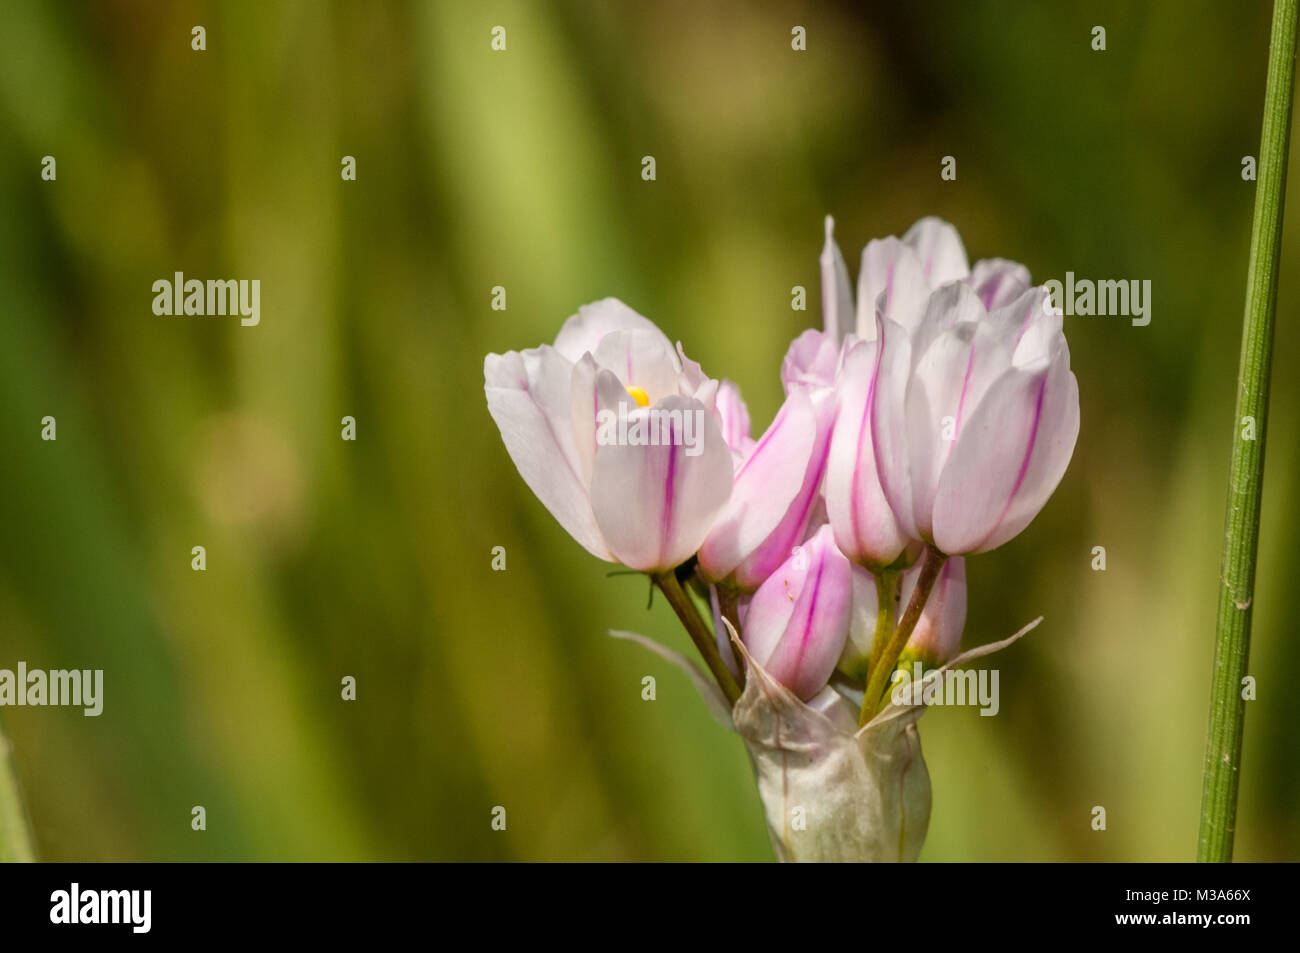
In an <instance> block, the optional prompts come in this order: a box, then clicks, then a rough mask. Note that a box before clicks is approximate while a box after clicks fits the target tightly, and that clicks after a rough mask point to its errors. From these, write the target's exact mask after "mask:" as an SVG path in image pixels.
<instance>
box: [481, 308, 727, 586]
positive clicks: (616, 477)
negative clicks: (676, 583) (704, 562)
mask: <svg viewBox="0 0 1300 953" xmlns="http://www.w3.org/2000/svg"><path fill="white" fill-rule="evenodd" d="M483 376H484V380H485V391H486V393H487V402H488V411H489V412H490V413H491V415H492V419H493V420H494V421H496V424H497V427H498V429H499V430H500V431H501V438H502V440H503V441H504V442H505V445H506V450H507V452H508V453H509V454H510V458H511V459H512V460H513V461H514V463H515V466H516V467H517V468H518V470H519V473H520V475H521V476H522V477H523V478H524V482H525V483H527V484H528V486H529V488H530V489H531V490H532V491H533V492H534V493H535V494H536V495H537V498H538V499H539V500H541V501H542V504H543V505H544V506H545V507H546V508H547V509H548V510H550V511H551V514H552V515H553V516H554V517H555V518H556V519H557V520H558V521H559V523H560V525H561V526H563V527H564V528H565V530H567V531H568V533H569V534H570V535H571V536H573V538H574V539H576V540H577V541H578V542H579V543H581V544H582V545H583V546H584V547H585V548H586V549H587V550H588V551H589V552H591V553H592V554H594V555H596V556H598V557H600V558H601V559H605V560H609V561H612V562H620V563H622V564H624V565H626V566H629V567H631V568H633V569H639V570H644V571H647V572H655V571H661V570H667V569H671V568H673V567H675V566H677V565H679V564H681V563H682V562H685V561H686V560H687V559H689V558H690V557H691V555H692V554H694V552H695V551H696V549H698V548H699V545H700V543H701V542H702V541H703V539H704V536H705V534H706V533H707V532H708V530H709V527H710V526H711V525H712V524H713V521H714V519H715V517H716V516H717V514H718V513H719V511H721V509H722V508H723V506H725V505H726V502H727V499H728V498H729V496H730V494H731V486H732V454H731V450H730V449H729V447H728V445H727V442H726V440H724V438H723V435H722V431H721V429H720V422H719V419H718V415H717V406H716V405H717V396H718V392H719V385H718V382H717V381H715V380H712V379H710V378H708V377H707V376H706V375H705V374H704V373H703V372H702V371H701V370H700V367H699V365H698V364H696V363H695V362H693V361H691V360H689V359H688V358H687V357H686V356H685V354H683V353H682V351H681V347H680V345H679V346H678V347H677V348H676V349H674V348H673V347H672V345H671V344H670V343H669V341H668V338H666V337H665V336H664V334H663V332H662V331H660V330H659V329H658V328H657V327H655V325H654V324H653V323H652V322H650V321H649V320H647V319H646V318H644V317H642V316H641V315H639V314H637V313H636V312H635V311H633V310H632V309H631V308H629V307H627V306H626V305H625V304H623V303H622V302H620V301H617V300H615V299H613V298H606V299H604V300H602V301H598V302H596V303H594V304H590V305H586V306H584V307H582V308H580V309H579V311H578V313H577V314H576V315H574V316H573V317H571V318H569V320H568V321H566V322H565V324H564V326H563V327H562V328H561V329H560V333H559V335H558V336H557V337H556V339H555V344H554V346H546V345H543V346H541V347H538V348H532V349H530V350H526V351H523V352H517V351H510V352H507V353H505V354H489V355H488V356H487V359H486V361H485V362H484V366H483ZM742 406H743V405H742ZM729 412H730V413H731V416H732V420H733V422H735V421H736V418H737V417H738V411H736V409H735V408H734V407H732V408H730V411H729ZM746 417H747V415H746ZM737 426H739V425H738V424H737Z"/></svg>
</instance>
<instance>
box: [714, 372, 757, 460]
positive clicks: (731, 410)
mask: <svg viewBox="0 0 1300 953" xmlns="http://www.w3.org/2000/svg"><path fill="white" fill-rule="evenodd" d="M714 410H715V412H716V414H717V417H718V425H719V427H720V428H721V429H722V439H723V440H725V441H727V446H728V447H730V448H731V452H732V453H733V454H735V455H736V456H738V457H739V458H740V459H742V460H743V459H744V458H746V457H748V456H749V455H750V453H752V452H753V450H754V446H755V444H754V441H753V439H752V438H751V437H750V435H749V408H748V407H747V406H745V399H744V398H743V397H741V396H740V388H739V387H738V386H737V385H736V384H735V383H733V382H732V381H729V380H725V379H724V380H723V381H722V382H721V383H720V384H719V386H718V394H717V397H716V399H715V401H714Z"/></svg>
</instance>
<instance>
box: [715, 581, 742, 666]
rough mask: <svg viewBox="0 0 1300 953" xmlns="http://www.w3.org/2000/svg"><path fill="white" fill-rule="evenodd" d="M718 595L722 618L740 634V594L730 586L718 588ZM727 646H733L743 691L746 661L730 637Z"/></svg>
mask: <svg viewBox="0 0 1300 953" xmlns="http://www.w3.org/2000/svg"><path fill="white" fill-rule="evenodd" d="M717 593H718V612H719V613H720V614H721V616H722V617H723V618H724V619H726V620H727V621H728V622H730V623H731V626H732V628H734V629H735V630H736V632H737V633H739V632H740V599H739V594H738V593H737V592H736V590H735V589H732V588H731V587H729V586H718V587H717ZM714 641H715V643H716V641H717V640H716V639H715V640H714ZM727 645H729V646H731V656H732V658H734V659H735V660H736V668H737V670H738V671H739V672H740V678H739V679H737V684H738V685H739V686H740V687H741V688H742V689H743V688H744V687H745V660H744V659H743V658H741V655H740V649H738V648H737V647H736V643H734V642H732V641H731V638H730V637H728V638H727ZM728 671H730V669H728Z"/></svg>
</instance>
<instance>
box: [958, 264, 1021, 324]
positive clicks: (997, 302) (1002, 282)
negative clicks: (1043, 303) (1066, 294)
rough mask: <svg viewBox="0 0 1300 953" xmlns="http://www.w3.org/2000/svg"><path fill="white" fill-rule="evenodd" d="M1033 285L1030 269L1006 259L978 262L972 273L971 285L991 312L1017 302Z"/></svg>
mask: <svg viewBox="0 0 1300 953" xmlns="http://www.w3.org/2000/svg"><path fill="white" fill-rule="evenodd" d="M1031 284H1032V280H1031V279H1030V277H1029V269H1028V268H1026V267H1025V266H1024V265H1022V264H1020V263H1019V262H1015V261H1008V260H1007V259H1005V258H985V259H982V260H980V261H977V262H975V267H974V268H972V269H971V273H970V285H971V287H972V288H974V289H975V294H977V295H978V296H979V299H980V301H982V302H984V307H985V308H987V309H988V310H989V311H993V310H994V309H996V308H1001V307H1003V306H1004V305H1008V304H1010V303H1011V302H1013V301H1015V300H1016V299H1017V298H1019V297H1020V296H1021V295H1022V294H1024V293H1025V292H1026V291H1028V290H1029V286H1030V285H1031Z"/></svg>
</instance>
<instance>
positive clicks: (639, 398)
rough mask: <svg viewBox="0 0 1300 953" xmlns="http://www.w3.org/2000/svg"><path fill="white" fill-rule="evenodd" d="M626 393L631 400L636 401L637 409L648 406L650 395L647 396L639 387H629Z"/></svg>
mask: <svg viewBox="0 0 1300 953" xmlns="http://www.w3.org/2000/svg"><path fill="white" fill-rule="evenodd" d="M627 392H628V393H629V394H631V395H632V399H633V400H634V401H636V405H637V406H638V407H649V406H650V395H649V394H647V393H646V392H645V391H643V390H642V389H641V388H640V387H635V386H633V387H629V388H627Z"/></svg>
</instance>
